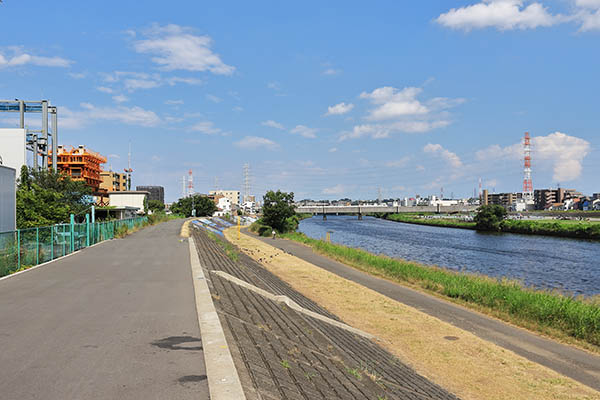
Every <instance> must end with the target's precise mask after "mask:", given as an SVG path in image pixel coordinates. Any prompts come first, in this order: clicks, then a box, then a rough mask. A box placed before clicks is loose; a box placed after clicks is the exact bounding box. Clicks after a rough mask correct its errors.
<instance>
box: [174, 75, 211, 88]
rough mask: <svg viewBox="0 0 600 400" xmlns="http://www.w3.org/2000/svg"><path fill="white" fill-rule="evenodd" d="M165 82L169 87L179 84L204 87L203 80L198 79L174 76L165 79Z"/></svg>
mask: <svg viewBox="0 0 600 400" xmlns="http://www.w3.org/2000/svg"><path fill="white" fill-rule="evenodd" d="M165 82H167V84H168V85H169V86H175V85H176V84H178V83H187V84H188V85H202V83H203V81H202V79H197V78H182V77H180V76H172V77H169V78H165Z"/></svg>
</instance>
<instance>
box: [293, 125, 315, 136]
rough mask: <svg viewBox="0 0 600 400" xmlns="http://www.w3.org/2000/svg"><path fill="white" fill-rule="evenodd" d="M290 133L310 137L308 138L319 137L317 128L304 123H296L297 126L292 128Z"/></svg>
mask: <svg viewBox="0 0 600 400" xmlns="http://www.w3.org/2000/svg"><path fill="white" fill-rule="evenodd" d="M290 133H293V134H294V135H300V136H302V137H305V138H308V139H314V138H316V137H317V135H316V133H317V129H315V128H309V127H307V126H304V125H296V127H295V128H293V129H292V130H290Z"/></svg>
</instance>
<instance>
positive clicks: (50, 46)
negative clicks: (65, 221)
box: [0, 0, 600, 201]
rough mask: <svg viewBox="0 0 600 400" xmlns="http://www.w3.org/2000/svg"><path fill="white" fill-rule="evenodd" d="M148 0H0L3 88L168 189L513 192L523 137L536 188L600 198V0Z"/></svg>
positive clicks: (63, 133) (169, 192)
mask: <svg viewBox="0 0 600 400" xmlns="http://www.w3.org/2000/svg"><path fill="white" fill-rule="evenodd" d="M143 3H144V4H143V6H141V5H140V3H139V2H123V1H121V2H114V1H104V2H82V1H68V0H63V1H61V2H59V3H49V2H23V1H16V0H5V1H4V2H3V3H2V4H1V5H0V22H1V23H0V33H1V35H2V38H3V40H2V43H1V44H0V76H1V77H2V79H0V98H9V99H12V98H22V99H31V100H33V99H40V98H47V99H49V100H50V101H51V103H52V104H54V105H56V106H58V107H59V116H60V117H59V129H60V130H59V134H60V142H61V143H62V144H65V145H74V146H76V145H78V144H85V145H86V146H88V147H89V148H91V149H93V150H95V151H97V152H100V153H102V154H104V155H107V156H109V162H108V164H107V165H106V166H105V168H108V166H109V165H112V167H113V169H114V170H122V169H123V168H124V167H125V166H126V165H127V148H128V143H129V141H131V142H132V147H133V162H132V167H133V168H134V170H135V171H134V175H133V184H134V185H153V184H154V185H163V186H164V187H165V190H166V198H167V200H169V201H172V200H175V199H177V198H178V197H180V196H181V186H182V185H181V179H182V177H183V176H184V175H186V174H187V171H188V170H189V169H190V168H191V169H192V170H193V172H194V178H195V179H194V186H195V190H196V191H197V192H202V193H206V192H208V191H209V190H211V189H214V187H215V178H217V179H218V186H219V187H220V188H221V189H241V187H242V178H243V177H242V171H243V169H242V168H243V165H244V164H245V163H249V164H250V170H251V175H252V193H253V194H256V195H259V196H262V194H264V192H265V191H266V190H268V189H279V188H280V189H282V190H286V191H294V192H295V193H296V198H297V199H301V198H307V197H308V198H314V199H325V198H329V199H335V198H341V197H352V198H375V197H376V196H377V192H378V188H381V190H382V193H383V196H384V197H404V196H414V195H415V194H421V195H428V194H439V193H440V191H441V189H442V187H443V190H444V194H445V195H446V196H449V195H450V194H454V196H455V197H457V196H470V195H472V194H473V189H474V188H475V186H476V185H477V181H478V179H479V178H481V179H482V180H483V185H484V187H487V188H489V189H490V190H493V189H495V190H496V191H519V190H521V187H522V164H523V162H522V149H521V146H520V144H519V143H520V142H521V140H522V137H523V133H524V132H525V131H529V132H531V135H532V136H533V138H534V139H533V184H534V187H535V188H541V187H556V186H557V184H560V185H561V186H562V187H573V188H576V189H579V190H581V191H583V192H586V193H592V192H600V180H599V179H598V170H599V168H600V151H599V140H600V135H599V133H600V132H599V129H600V111H599V109H598V105H599V104H600V79H599V75H598V71H600V0H561V1H559V0H556V1H549V0H538V1H519V0H487V1H477V0H470V1H447V0H444V1H441V0H439V1H438V0H430V1H426V2H399V1H378V2H359V1H331V2H326V5H325V6H324V5H323V3H325V2H322V1H319V2H317V1H314V2H313V1H303V2H296V3H294V4H292V3H291V2H281V1H269V2H266V1H265V2H242V1H240V2H219V5H216V4H215V3H214V2H196V1H172V2H164V1H161V2H158V1H144V2H143ZM14 117H15V116H14V115H6V114H5V115H0V126H5V127H11V126H15V121H16V120H15V118H14ZM36 117H37V116H36V115H33V116H28V121H31V122H30V125H31V126H34V125H35V124H36V123H38V122H37V119H38V118H36Z"/></svg>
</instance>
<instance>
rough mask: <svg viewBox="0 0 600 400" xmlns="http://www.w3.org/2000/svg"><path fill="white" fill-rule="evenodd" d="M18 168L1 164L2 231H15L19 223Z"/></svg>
mask: <svg viewBox="0 0 600 400" xmlns="http://www.w3.org/2000/svg"><path fill="white" fill-rule="evenodd" d="M15 179H16V170H15V169H14V168H10V167H6V166H2V165H0V232H8V231H14V230H15V229H16V224H17V220H16V218H17V199H16V189H17V187H16V185H15Z"/></svg>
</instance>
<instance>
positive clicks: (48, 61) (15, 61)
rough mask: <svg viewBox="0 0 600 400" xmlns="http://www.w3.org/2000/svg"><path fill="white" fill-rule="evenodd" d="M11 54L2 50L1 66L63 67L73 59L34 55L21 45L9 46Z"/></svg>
mask: <svg viewBox="0 0 600 400" xmlns="http://www.w3.org/2000/svg"><path fill="white" fill-rule="evenodd" d="M7 50H8V51H9V52H10V53H11V55H6V52H5V51H2V50H0V68H5V67H6V68H7V67H19V66H22V65H27V64H31V65H36V66H39V67H62V68H66V67H68V66H70V65H71V64H72V63H73V61H71V60H67V59H65V58H61V57H43V56H34V55H31V54H28V53H26V52H24V51H23V49H22V48H21V47H19V46H10V47H7Z"/></svg>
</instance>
